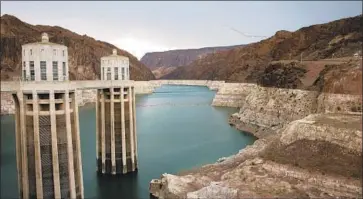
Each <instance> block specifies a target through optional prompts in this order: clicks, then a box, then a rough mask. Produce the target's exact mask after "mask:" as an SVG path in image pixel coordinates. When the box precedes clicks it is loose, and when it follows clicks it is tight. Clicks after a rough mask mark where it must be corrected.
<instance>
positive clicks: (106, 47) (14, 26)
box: [0, 14, 155, 80]
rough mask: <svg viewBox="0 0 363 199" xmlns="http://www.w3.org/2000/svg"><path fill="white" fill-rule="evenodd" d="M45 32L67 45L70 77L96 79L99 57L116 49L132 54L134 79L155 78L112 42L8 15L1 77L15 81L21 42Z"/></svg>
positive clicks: (4, 20) (3, 31)
mask: <svg viewBox="0 0 363 199" xmlns="http://www.w3.org/2000/svg"><path fill="white" fill-rule="evenodd" d="M42 32H47V33H48V35H49V37H50V41H51V42H54V43H59V44H63V45H66V46H67V47H68V55H69V60H68V61H69V69H70V70H69V72H70V79H71V80H92V79H96V78H97V77H98V76H99V74H100V58H101V57H102V56H105V55H109V54H111V53H112V49H113V48H116V49H117V51H118V54H120V55H124V56H126V57H129V59H130V74H131V79H133V80H151V79H155V77H154V75H153V74H152V73H151V71H150V70H149V69H148V68H147V67H145V66H144V65H143V64H142V63H141V62H139V61H138V60H137V58H136V57H134V56H133V55H131V54H130V53H128V52H126V51H124V50H121V49H118V48H117V47H116V46H114V45H112V44H109V43H106V42H103V41H99V40H95V39H94V38H92V37H89V36H87V35H78V34H77V33H74V32H72V31H70V30H67V29H64V28H62V27H58V26H44V25H31V24H28V23H25V22H23V21H21V20H19V19H18V18H16V17H14V16H11V15H6V14H5V15H3V16H1V44H0V45H1V52H0V58H1V63H0V69H1V80H12V78H13V77H17V76H19V74H21V73H20V70H21V63H20V62H21V45H23V44H26V43H31V42H37V41H39V40H40V35H41V33H42Z"/></svg>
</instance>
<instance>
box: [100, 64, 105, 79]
mask: <svg viewBox="0 0 363 199" xmlns="http://www.w3.org/2000/svg"><path fill="white" fill-rule="evenodd" d="M104 79H105V67H102V74H101V80H104Z"/></svg>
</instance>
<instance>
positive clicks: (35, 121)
mask: <svg viewBox="0 0 363 199" xmlns="http://www.w3.org/2000/svg"><path fill="white" fill-rule="evenodd" d="M33 125H34V151H35V154H34V157H35V179H36V180H35V183H36V190H37V198H43V180H42V165H41V162H42V156H41V154H40V140H39V104H38V94H37V91H35V90H33Z"/></svg>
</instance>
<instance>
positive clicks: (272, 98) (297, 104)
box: [212, 83, 362, 138]
mask: <svg viewBox="0 0 363 199" xmlns="http://www.w3.org/2000/svg"><path fill="white" fill-rule="evenodd" d="M212 105H213V106H227V107H238V108H240V111H239V112H238V113H234V114H232V116H231V117H230V119H229V123H230V124H231V125H234V126H235V127H236V128H237V129H239V130H243V131H246V132H250V133H252V134H253V135H254V136H256V137H259V138H262V137H265V136H267V135H269V134H271V133H274V132H275V131H276V130H278V129H280V128H282V127H283V126H284V125H286V124H288V123H290V122H292V121H294V120H298V119H301V118H303V117H306V116H308V115H309V114H313V113H360V112H362V96H361V95H347V94H334V93H319V92H318V91H308V90H299V89H282V88H268V87H260V86H258V85H255V84H246V83H225V84H223V85H221V86H220V88H219V90H218V92H217V94H216V96H215V97H214V99H213V103H212Z"/></svg>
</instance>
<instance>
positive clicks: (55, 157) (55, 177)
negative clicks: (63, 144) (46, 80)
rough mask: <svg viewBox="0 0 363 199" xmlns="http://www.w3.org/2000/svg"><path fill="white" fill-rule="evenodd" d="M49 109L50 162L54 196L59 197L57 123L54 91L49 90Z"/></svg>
mask: <svg viewBox="0 0 363 199" xmlns="http://www.w3.org/2000/svg"><path fill="white" fill-rule="evenodd" d="M49 110H50V122H51V126H50V127H51V135H52V163H53V181H54V197H55V198H60V197H61V192H60V181H59V163H58V145H57V126H56V125H57V124H56V114H55V100H54V91H53V90H51V91H49Z"/></svg>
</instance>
